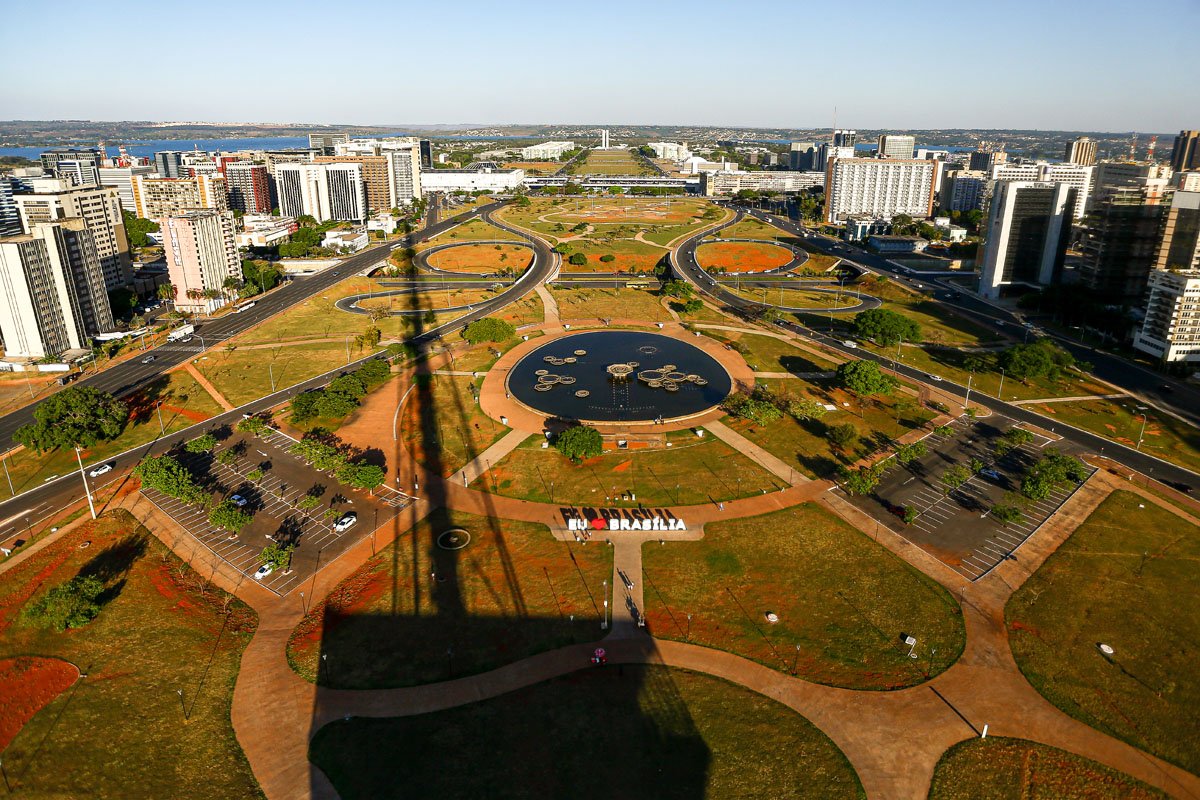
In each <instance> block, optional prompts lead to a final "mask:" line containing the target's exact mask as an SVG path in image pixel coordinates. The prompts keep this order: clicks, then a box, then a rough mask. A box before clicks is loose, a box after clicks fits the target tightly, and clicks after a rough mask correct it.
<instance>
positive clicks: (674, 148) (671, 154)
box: [646, 142, 692, 161]
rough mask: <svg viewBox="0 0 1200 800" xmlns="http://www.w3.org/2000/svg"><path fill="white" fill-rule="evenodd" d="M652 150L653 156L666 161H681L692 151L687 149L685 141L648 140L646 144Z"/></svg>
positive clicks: (689, 156)
mask: <svg viewBox="0 0 1200 800" xmlns="http://www.w3.org/2000/svg"><path fill="white" fill-rule="evenodd" d="M646 146H647V147H649V148H650V149H651V150H653V151H654V157H655V158H661V159H664V160H666V161H683V160H685V159H688V158H691V157H692V151H691V150H689V149H688V146H687V142H683V143H682V144H676V143H674V142H650V143H649V144H648V145H646Z"/></svg>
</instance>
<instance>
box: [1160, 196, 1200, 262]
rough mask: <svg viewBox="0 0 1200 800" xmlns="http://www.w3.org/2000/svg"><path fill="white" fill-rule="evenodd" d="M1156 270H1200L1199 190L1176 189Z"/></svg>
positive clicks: (1168, 210)
mask: <svg viewBox="0 0 1200 800" xmlns="http://www.w3.org/2000/svg"><path fill="white" fill-rule="evenodd" d="M1154 267H1155V269H1166V270H1170V269H1182V270H1196V269H1200V192H1178V191H1177V192H1175V195H1174V197H1172V198H1171V207H1170V208H1169V209H1167V219H1166V222H1165V223H1164V225H1163V235H1162V241H1161V242H1160V244H1159V248H1158V258H1157V259H1156V261H1155V264H1154Z"/></svg>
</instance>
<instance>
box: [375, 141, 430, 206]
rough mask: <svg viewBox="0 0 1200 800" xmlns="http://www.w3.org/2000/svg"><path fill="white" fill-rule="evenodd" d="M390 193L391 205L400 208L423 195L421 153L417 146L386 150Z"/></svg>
mask: <svg viewBox="0 0 1200 800" xmlns="http://www.w3.org/2000/svg"><path fill="white" fill-rule="evenodd" d="M383 155H384V157H385V158H387V170H388V193H389V200H390V202H391V205H390V206H389V208H398V207H400V206H403V205H407V204H409V203H411V202H412V201H413V200H418V199H420V197H421V155H420V151H419V150H418V148H417V147H416V146H410V147H407V148H404V147H400V148H396V149H389V150H385V151H384V153H383Z"/></svg>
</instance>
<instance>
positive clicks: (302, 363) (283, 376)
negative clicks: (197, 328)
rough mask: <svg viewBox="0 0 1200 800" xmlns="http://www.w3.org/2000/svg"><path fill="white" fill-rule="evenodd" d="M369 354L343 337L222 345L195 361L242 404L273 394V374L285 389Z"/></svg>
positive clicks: (278, 386)
mask: <svg viewBox="0 0 1200 800" xmlns="http://www.w3.org/2000/svg"><path fill="white" fill-rule="evenodd" d="M368 354H369V351H360V350H359V349H358V348H357V347H356V346H355V345H354V342H353V341H350V342H347V341H345V340H344V339H343V340H342V341H337V342H318V343H314V344H301V345H289V346H287V347H272V348H264V349H254V350H251V349H243V348H238V347H235V348H234V349H232V350H230V349H228V348H225V347H221V348H217V349H214V350H210V351H209V352H208V354H207V355H204V356H201V357H200V358H199V359H197V360H196V361H195V362H193V363H195V365H196V368H197V369H199V370H200V373H201V374H202V375H204V377H205V378H207V379H208V380H209V381H210V382H211V383H212V384H213V386H215V387H216V388H217V391H219V392H220V393H221V394H222V395H224V396H225V399H227V400H228V401H229V402H230V403H233V404H234V405H235V406H240V405H242V404H244V403H249V402H250V401H252V400H257V399H258V398H260V397H263V396H265V395H268V394H270V393H271V380H272V378H274V381H275V389H276V390H280V389H285V388H287V387H288V386H294V385H295V384H297V383H300V382H302V381H306V380H308V379H309V378H313V377H316V376H317V375H320V374H321V373H324V372H328V371H329V370H331V369H337V368H338V367H340V366H345V365H346V364H347V363H349V362H350V361H356V360H358V359H360V358H362V357H363V356H365V355H368Z"/></svg>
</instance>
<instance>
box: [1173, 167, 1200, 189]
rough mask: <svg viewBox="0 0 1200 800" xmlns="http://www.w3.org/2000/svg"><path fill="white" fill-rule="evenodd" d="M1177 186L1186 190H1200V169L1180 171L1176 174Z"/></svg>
mask: <svg viewBox="0 0 1200 800" xmlns="http://www.w3.org/2000/svg"><path fill="white" fill-rule="evenodd" d="M1173 179H1174V181H1175V188H1176V189H1179V190H1180V191H1184V192H1200V171H1196V172H1180V173H1179V174H1177V175H1175V176H1174V178H1173Z"/></svg>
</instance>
